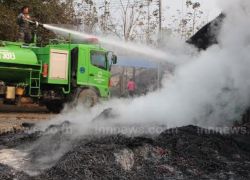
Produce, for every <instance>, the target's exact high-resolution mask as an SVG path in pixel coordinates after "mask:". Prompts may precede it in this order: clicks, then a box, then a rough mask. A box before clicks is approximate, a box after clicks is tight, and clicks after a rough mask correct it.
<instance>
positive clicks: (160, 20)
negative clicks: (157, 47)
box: [159, 0, 162, 36]
mask: <svg viewBox="0 0 250 180" xmlns="http://www.w3.org/2000/svg"><path fill="white" fill-rule="evenodd" d="M161 23H162V2H161V0H159V33H160V36H161V30H162V24H161Z"/></svg>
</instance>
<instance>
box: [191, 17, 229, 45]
mask: <svg viewBox="0 0 250 180" xmlns="http://www.w3.org/2000/svg"><path fill="white" fill-rule="evenodd" d="M224 18H225V15H224V14H223V13H221V14H220V15H219V16H218V17H216V18H215V19H214V20H213V21H211V22H210V23H208V24H206V25H205V26H204V27H203V28H201V29H200V30H199V31H198V32H197V33H196V34H194V35H193V36H192V37H191V38H190V39H189V40H187V43H189V44H193V45H194V46H196V47H197V48H199V49H207V48H208V47H209V46H211V45H213V44H217V43H218V41H217V35H218V32H219V31H220V29H221V26H222V23H223V20H224Z"/></svg>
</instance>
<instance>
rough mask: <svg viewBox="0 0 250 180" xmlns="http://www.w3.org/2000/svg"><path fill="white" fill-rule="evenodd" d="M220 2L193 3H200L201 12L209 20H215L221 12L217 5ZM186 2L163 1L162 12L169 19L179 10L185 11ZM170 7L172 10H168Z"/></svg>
mask: <svg viewBox="0 0 250 180" xmlns="http://www.w3.org/2000/svg"><path fill="white" fill-rule="evenodd" d="M218 1H219V0H196V1H194V0H193V2H200V4H201V10H202V11H203V12H204V13H205V15H206V16H207V18H208V19H207V20H208V21H210V20H212V19H214V18H215V17H216V16H217V15H218V14H219V13H220V12H221V10H220V8H219V6H218V5H217V3H218ZM185 2H186V0H162V11H163V14H164V16H165V17H169V16H171V15H172V14H174V13H175V12H176V10H177V9H179V10H182V8H183V9H184V11H185ZM182 4H183V5H184V6H182ZM168 7H170V8H168Z"/></svg>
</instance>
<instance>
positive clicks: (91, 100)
mask: <svg viewBox="0 0 250 180" xmlns="http://www.w3.org/2000/svg"><path fill="white" fill-rule="evenodd" d="M98 99H99V98H98V94H97V92H96V91H95V90H92V89H84V90H82V91H81V92H80V93H79V95H78V98H77V104H78V105H80V104H82V105H84V106H85V107H87V108H90V107H93V106H94V105H95V104H96V103H97V102H98Z"/></svg>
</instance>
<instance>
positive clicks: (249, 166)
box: [0, 126, 250, 180]
mask: <svg viewBox="0 0 250 180" xmlns="http://www.w3.org/2000/svg"><path fill="white" fill-rule="evenodd" d="M243 127H244V128H243V131H242V132H238V133H237V134H236V133H235V134H233V133H232V134H224V135H223V134H220V133H218V132H215V131H211V130H208V129H202V128H199V127H196V126H185V127H180V128H177V129H175V130H174V131H173V129H172V130H169V129H168V130H166V131H164V132H162V133H161V134H159V135H158V136H156V137H149V136H140V137H127V136H125V135H121V134H118V135H109V136H99V137H91V138H79V139H77V140H74V142H72V141H71V140H70V139H68V142H70V146H69V147H70V148H69V150H68V151H67V152H63V155H62V156H61V157H60V158H59V159H58V160H57V161H56V162H55V163H54V164H53V166H51V167H49V168H46V169H43V170H42V171H40V172H39V173H38V174H33V175H31V174H29V173H27V172H24V171H21V170H18V169H15V168H13V167H10V166H6V165H4V164H0V179H24V180H25V179H27V180H28V179H34V180H42V179H51V180H52V179H53V180H57V179H58V180H59V179H79V180H80V179H135V178H136V179H195V178H199V179H250V131H249V127H247V126H243ZM240 128H242V127H240ZM173 132H175V133H173ZM39 138H43V136H41V135H39V133H34V134H28V135H27V134H22V133H19V134H17V135H14V134H12V135H2V136H1V137H0V143H1V145H2V146H4V147H9V148H14V147H20V145H22V146H23V145H28V144H31V143H32V141H34V142H35V141H37V139H39ZM65 138H66V139H67V137H64V135H62V134H61V133H59V134H58V133H56V134H55V135H54V137H53V141H54V142H53V143H51V142H50V143H47V144H49V146H48V145H47V147H46V149H48V147H50V146H52V149H53V150H54V151H57V148H59V146H61V144H60V143H59V144H58V143H57V142H64V143H65V141H62V139H64V140H65ZM55 144H56V146H55ZM43 145H45V144H43ZM1 148H2V147H0V149H1ZM32 151H33V152H32V153H31V154H32V155H34V154H35V155H36V156H37V154H39V153H42V152H44V151H45V149H43V148H42V147H41V145H40V146H37V147H36V148H34V149H33V150H32ZM48 152H49V153H51V152H52V151H48Z"/></svg>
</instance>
